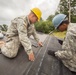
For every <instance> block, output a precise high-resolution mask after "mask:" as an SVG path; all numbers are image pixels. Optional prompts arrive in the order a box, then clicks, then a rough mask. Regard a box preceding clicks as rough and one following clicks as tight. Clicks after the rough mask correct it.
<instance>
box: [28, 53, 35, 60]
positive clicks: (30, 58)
mask: <svg viewBox="0 0 76 75" xmlns="http://www.w3.org/2000/svg"><path fill="white" fill-rule="evenodd" d="M28 56H29V60H30V61H34V60H35V57H34V53H33V52H32V53H30V54H29V55H28Z"/></svg>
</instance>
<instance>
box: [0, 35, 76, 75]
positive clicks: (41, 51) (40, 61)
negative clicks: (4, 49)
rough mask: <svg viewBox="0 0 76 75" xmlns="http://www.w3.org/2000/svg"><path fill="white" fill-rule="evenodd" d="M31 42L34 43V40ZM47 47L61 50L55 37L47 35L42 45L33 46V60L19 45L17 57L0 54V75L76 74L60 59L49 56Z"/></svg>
mask: <svg viewBox="0 0 76 75" xmlns="http://www.w3.org/2000/svg"><path fill="white" fill-rule="evenodd" d="M33 44H34V45H36V43H35V42H34V41H33ZM36 46H37V45H36ZM48 49H49V50H58V49H59V50H61V45H60V44H59V43H58V41H57V39H56V38H55V37H49V36H48V37H47V38H46V39H45V41H44V46H43V47H34V46H33V51H34V53H35V61H34V62H31V61H29V60H28V56H27V54H26V52H25V51H24V49H23V47H20V49H19V52H18V55H17V57H15V58H13V59H9V58H7V57H5V56H4V55H2V54H0V75H76V74H72V73H71V72H70V71H69V69H67V68H66V67H65V66H64V65H63V64H62V63H61V61H59V60H57V59H56V58H55V57H53V56H49V55H48V54H47V51H48Z"/></svg>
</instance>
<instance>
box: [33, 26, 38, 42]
mask: <svg viewBox="0 0 76 75" xmlns="http://www.w3.org/2000/svg"><path fill="white" fill-rule="evenodd" d="M33 37H34V39H35V40H36V41H37V42H39V37H38V35H37V32H36V30H35V27H34V31H33Z"/></svg>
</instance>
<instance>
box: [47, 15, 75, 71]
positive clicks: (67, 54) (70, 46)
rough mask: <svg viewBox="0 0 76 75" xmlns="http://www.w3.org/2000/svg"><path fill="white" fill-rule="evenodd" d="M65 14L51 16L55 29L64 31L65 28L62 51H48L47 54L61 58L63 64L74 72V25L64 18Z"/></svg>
mask: <svg viewBox="0 0 76 75" xmlns="http://www.w3.org/2000/svg"><path fill="white" fill-rule="evenodd" d="M65 18H66V15H64V14H58V15H57V16H55V17H54V18H53V24H54V26H55V28H56V29H59V30H60V31H64V30H66V29H67V33H66V37H65V40H64V41H63V45H62V51H60V50H58V51H57V52H54V51H52V50H49V51H48V54H49V55H53V56H56V57H58V58H59V59H60V60H62V62H63V64H64V65H65V66H66V67H67V68H69V69H70V70H71V71H73V72H76V44H75V43H76V25H75V24H69V21H68V20H66V19H65Z"/></svg>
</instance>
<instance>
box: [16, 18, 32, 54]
mask: <svg viewBox="0 0 76 75" xmlns="http://www.w3.org/2000/svg"><path fill="white" fill-rule="evenodd" d="M17 30H18V35H19V40H20V42H21V44H22V45H23V47H24V49H25V51H26V52H27V54H28V55H29V54H30V53H32V52H33V51H32V48H31V42H30V40H29V38H28V36H27V25H26V23H25V22H24V21H23V20H22V19H18V21H17Z"/></svg>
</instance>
